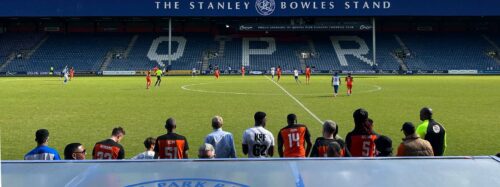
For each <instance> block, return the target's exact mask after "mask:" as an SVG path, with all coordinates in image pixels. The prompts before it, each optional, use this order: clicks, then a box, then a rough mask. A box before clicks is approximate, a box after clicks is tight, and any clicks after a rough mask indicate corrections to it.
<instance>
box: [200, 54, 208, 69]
mask: <svg viewBox="0 0 500 187" xmlns="http://www.w3.org/2000/svg"><path fill="white" fill-rule="evenodd" d="M201 63H202V64H201V70H202V71H206V70H208V57H206V56H204V57H203V61H202V62H201Z"/></svg>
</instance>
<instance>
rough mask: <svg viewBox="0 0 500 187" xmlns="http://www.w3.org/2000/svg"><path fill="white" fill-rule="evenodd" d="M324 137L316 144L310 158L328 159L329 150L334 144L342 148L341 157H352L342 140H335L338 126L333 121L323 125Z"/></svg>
mask: <svg viewBox="0 0 500 187" xmlns="http://www.w3.org/2000/svg"><path fill="white" fill-rule="evenodd" d="M322 133H323V137H319V138H317V139H316V141H315V142H314V146H313V148H312V151H311V155H310V157H327V156H328V148H329V147H330V146H331V144H332V143H337V144H338V145H339V146H340V152H339V154H340V155H339V156H341V157H350V156H351V153H350V152H349V150H348V149H347V148H346V145H345V142H344V141H343V140H342V139H337V138H335V137H336V136H337V133H338V126H337V124H336V123H335V122H334V121H332V120H326V121H325V123H323V131H322Z"/></svg>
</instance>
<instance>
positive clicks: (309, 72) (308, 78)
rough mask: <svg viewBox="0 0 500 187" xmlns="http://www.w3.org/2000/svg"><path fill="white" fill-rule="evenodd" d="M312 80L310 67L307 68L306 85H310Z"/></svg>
mask: <svg viewBox="0 0 500 187" xmlns="http://www.w3.org/2000/svg"><path fill="white" fill-rule="evenodd" d="M310 80H311V68H310V67H309V66H307V67H306V84H309V81H310Z"/></svg>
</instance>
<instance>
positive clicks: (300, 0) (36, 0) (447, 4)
mask: <svg viewBox="0 0 500 187" xmlns="http://www.w3.org/2000/svg"><path fill="white" fill-rule="evenodd" d="M499 7H500V1H499V0H0V17H83V16H166V17H170V16H175V17H181V16H182V17H186V16H214V17H217V16H237V17H257V16H258V17H261V16H262V17H265V16H272V17H282V16H500V8H499Z"/></svg>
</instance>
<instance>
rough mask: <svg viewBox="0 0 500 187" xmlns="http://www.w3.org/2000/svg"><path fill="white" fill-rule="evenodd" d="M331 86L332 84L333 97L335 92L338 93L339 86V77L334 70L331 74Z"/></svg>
mask: <svg viewBox="0 0 500 187" xmlns="http://www.w3.org/2000/svg"><path fill="white" fill-rule="evenodd" d="M332 86H333V97H337V94H338V93H339V86H340V77H339V75H338V73H337V72H335V73H334V74H333V77H332Z"/></svg>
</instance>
